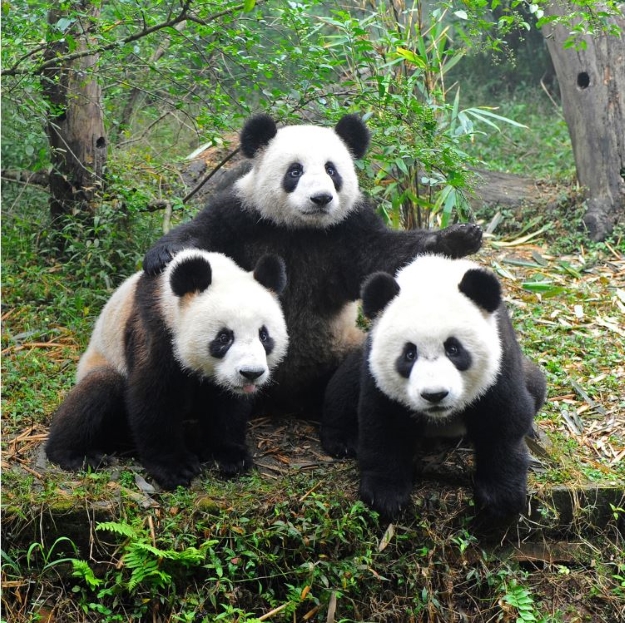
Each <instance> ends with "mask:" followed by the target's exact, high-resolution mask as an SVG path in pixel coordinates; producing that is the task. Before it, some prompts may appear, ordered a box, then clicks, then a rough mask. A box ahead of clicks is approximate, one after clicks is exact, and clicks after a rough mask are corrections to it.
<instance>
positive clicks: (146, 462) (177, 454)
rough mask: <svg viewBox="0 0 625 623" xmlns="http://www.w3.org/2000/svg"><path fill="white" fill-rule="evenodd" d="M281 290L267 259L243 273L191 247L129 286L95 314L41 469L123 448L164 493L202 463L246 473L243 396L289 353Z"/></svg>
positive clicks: (101, 457) (281, 279)
mask: <svg viewBox="0 0 625 623" xmlns="http://www.w3.org/2000/svg"><path fill="white" fill-rule="evenodd" d="M285 285H286V272H285V267H284V262H283V261H282V259H281V258H279V257H277V256H272V255H266V256H264V257H262V258H260V259H259V260H258V262H257V263H256V266H255V268H254V271H253V272H252V273H249V272H246V271H244V270H243V269H241V268H240V267H239V266H237V264H235V262H233V261H232V260H231V259H230V258H228V257H226V256H225V255H223V254H220V253H209V252H207V251H202V250H198V249H188V250H185V251H181V252H180V253H178V254H177V255H176V257H175V258H174V259H173V260H172V262H171V263H170V264H169V265H168V267H167V270H166V271H164V272H163V273H162V274H161V275H159V276H156V277H148V276H147V275H145V274H144V273H143V271H140V272H138V273H136V274H134V275H133V276H131V277H130V278H128V279H127V280H126V281H125V282H124V283H123V284H122V285H121V286H120V287H119V288H118V289H117V290H116V291H115V292H114V294H113V296H112V297H111V298H110V299H109V301H108V302H107V304H106V305H105V307H104V309H103V311H102V313H101V314H100V316H99V318H98V320H97V322H96V325H95V328H94V331H93V334H92V336H91V340H90V342H89V345H88V347H87V350H86V351H85V353H84V354H83V356H82V357H81V359H80V361H79V364H78V370H77V377H76V381H77V382H76V385H75V387H74V388H73V389H72V390H71V391H70V393H69V394H68V396H67V397H66V399H65V400H64V402H63V403H62V404H61V406H60V407H59V409H58V411H57V412H56V414H55V416H54V418H53V421H52V424H51V428H50V435H49V437H48V440H47V443H46V447H45V449H46V454H47V456H48V458H49V459H50V461H52V462H53V463H57V464H58V465H60V466H61V467H62V468H64V469H68V470H77V469H81V468H82V467H83V466H85V465H87V466H90V467H93V468H96V467H98V466H99V465H100V464H102V463H103V462H106V457H105V455H106V454H107V453H110V452H114V451H117V450H120V449H124V447H126V446H127V444H128V442H131V447H134V448H135V449H136V450H137V452H138V456H139V459H140V461H141V462H142V464H143V466H144V467H145V469H146V471H147V472H148V474H149V475H150V476H152V477H153V478H154V480H156V481H157V483H159V484H160V485H161V486H162V487H163V488H165V489H174V488H176V487H177V486H179V485H181V486H187V485H189V483H190V481H191V479H192V478H193V477H194V476H196V475H197V474H198V473H199V472H200V462H202V461H206V460H209V459H212V460H215V461H216V463H217V465H218V466H219V468H220V470H221V471H222V472H223V473H224V474H225V475H234V474H236V473H238V472H240V471H243V470H245V469H247V468H248V467H249V466H250V465H251V457H250V455H249V453H248V450H247V448H246V445H245V432H246V424H247V420H248V417H249V414H250V411H251V408H252V404H253V399H254V397H255V396H256V395H257V394H258V393H259V391H261V389H262V388H264V387H266V386H267V384H268V382H269V381H270V378H271V374H272V370H273V369H274V368H275V367H276V365H277V364H278V363H279V362H280V361H281V360H282V358H283V357H284V355H285V353H286V351H287V347H288V342H289V339H288V334H287V329H286V322H285V320H284V315H283V313H282V309H281V306H280V303H279V300H278V298H277V297H278V295H279V294H280V293H281V292H282V291H283V290H284V287H285ZM186 419H190V420H197V421H198V424H197V426H198V427H199V432H198V434H197V435H195V436H194V438H195V446H197V447H195V446H191V445H189V443H188V440H186V439H185V426H184V425H183V422H184V421H185V420H186Z"/></svg>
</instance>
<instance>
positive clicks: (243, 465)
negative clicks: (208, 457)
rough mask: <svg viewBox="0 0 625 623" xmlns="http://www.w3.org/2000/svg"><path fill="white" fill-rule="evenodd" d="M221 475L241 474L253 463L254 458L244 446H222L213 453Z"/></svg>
mask: <svg viewBox="0 0 625 623" xmlns="http://www.w3.org/2000/svg"><path fill="white" fill-rule="evenodd" d="M213 458H214V459H215V461H216V463H217V467H218V468H219V471H220V472H221V474H222V476H226V477H228V478H229V477H232V476H237V475H239V474H242V473H244V472H246V471H248V470H249V469H251V467H252V466H253V465H254V460H253V459H252V455H251V454H250V453H249V450H248V449H247V448H246V447H245V446H242V447H240V446H235V447H233V446H231V447H229V448H223V449H221V450H219V451H218V452H215V454H214V455H213Z"/></svg>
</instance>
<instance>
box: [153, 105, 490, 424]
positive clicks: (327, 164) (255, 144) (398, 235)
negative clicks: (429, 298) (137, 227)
mask: <svg viewBox="0 0 625 623" xmlns="http://www.w3.org/2000/svg"><path fill="white" fill-rule="evenodd" d="M240 143H241V149H242V152H243V154H244V155H245V156H246V157H247V158H249V159H251V169H250V170H249V172H248V173H247V174H245V175H244V176H243V177H241V178H240V179H238V180H237V181H236V183H235V184H234V185H233V186H232V187H231V188H230V190H228V191H226V192H225V193H222V194H219V195H216V196H215V197H214V198H213V199H212V200H211V201H210V202H209V204H208V206H207V207H206V208H205V209H204V210H203V211H202V212H200V213H199V214H198V215H197V216H196V217H195V218H194V219H193V220H191V221H189V222H187V223H184V224H182V225H179V226H178V227H176V228H174V229H173V230H171V231H170V232H169V233H168V234H166V235H165V236H164V237H162V238H161V239H160V240H159V241H158V242H157V243H156V244H155V246H154V247H153V248H152V249H150V250H149V251H148V253H147V254H146V256H145V259H144V270H145V271H146V273H147V274H149V275H155V274H158V273H159V271H161V270H163V268H164V267H165V266H166V265H167V263H168V262H169V261H170V259H171V257H172V256H173V255H174V254H175V253H177V252H178V251H179V250H180V249H184V248H189V247H197V248H200V249H206V250H209V251H219V252H221V253H225V254H227V255H229V256H230V257H232V258H233V259H234V260H235V261H236V262H237V263H238V264H239V265H240V266H242V267H244V268H246V269H248V270H249V269H250V268H251V267H252V266H253V265H254V263H255V262H256V261H257V259H258V258H259V257H260V256H261V255H263V254H267V253H271V254H277V255H279V256H281V257H282V258H284V261H285V263H286V266H287V269H288V273H289V283H288V284H287V287H286V289H285V292H284V294H283V296H282V305H283V309H284V313H285V317H286V322H287V327H288V330H289V335H290V338H291V347H290V349H289V352H288V354H287V356H286V358H285V360H284V361H283V363H282V364H281V365H280V366H279V367H278V369H277V370H276V372H275V377H274V379H275V383H274V384H272V386H271V388H270V391H269V392H268V393H267V397H268V398H270V401H269V403H270V407H271V409H273V412H276V411H278V412H280V411H281V412H283V413H287V414H289V413H290V414H297V415H303V416H305V417H306V416H308V417H311V416H312V417H318V416H319V414H320V411H321V403H322V399H323V390H324V388H325V385H326V383H327V381H328V379H329V378H330V376H331V375H332V374H333V373H334V371H335V370H336V368H337V367H338V365H339V364H340V362H341V361H342V360H343V359H344V358H345V356H346V355H347V354H348V353H349V352H350V351H352V350H354V349H355V348H358V347H359V346H360V345H361V344H362V341H363V339H364V334H363V333H362V332H361V331H360V330H359V329H357V327H356V319H357V305H356V301H357V299H358V298H359V294H360V285H361V283H362V281H363V280H364V278H365V277H366V276H367V275H368V274H370V273H372V272H374V271H378V270H383V271H387V272H391V273H394V272H395V271H396V270H397V269H398V268H399V267H401V266H403V265H405V264H407V263H408V262H409V261H410V260H411V259H412V258H413V257H414V256H416V255H417V254H418V253H424V252H428V251H429V252H432V253H442V254H447V255H450V256H454V257H457V256H464V255H466V254H468V253H471V252H474V251H476V250H477V249H478V248H479V247H480V245H481V236H482V233H481V230H480V228H479V227H478V226H477V225H470V224H459V225H454V226H451V227H448V228H447V229H443V230H440V231H424V230H418V231H393V230H390V229H389V228H387V227H386V226H385V224H384V223H383V221H382V219H381V218H380V217H379V216H378V215H377V214H376V212H375V210H374V208H373V207H372V206H371V205H370V204H369V203H368V202H367V201H365V199H364V198H363V196H362V193H361V191H360V188H359V185H358V178H357V175H356V168H355V165H354V160H355V159H356V158H361V157H362V156H364V154H365V152H366V150H367V147H368V144H369V132H368V129H367V127H366V126H365V124H364V123H363V122H362V121H361V120H360V118H359V117H357V116H356V115H346V116H344V117H343V118H342V119H341V120H340V121H339V122H338V123H337V124H336V126H335V127H334V128H324V127H319V126H315V125H292V126H286V127H281V128H280V129H278V128H277V126H276V123H275V122H274V121H273V119H271V117H269V116H267V115H257V116H254V117H252V118H250V119H249V120H248V121H247V122H246V124H245V125H244V127H243V130H242V132H241V137H240ZM268 408H269V405H267V403H265V410H267V409H268Z"/></svg>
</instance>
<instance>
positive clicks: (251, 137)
mask: <svg viewBox="0 0 625 623" xmlns="http://www.w3.org/2000/svg"><path fill="white" fill-rule="evenodd" d="M277 132H278V128H277V126H276V122H275V121H274V120H273V119H272V118H271V117H270V116H269V115H255V116H254V117H250V118H249V119H248V120H247V121H246V122H245V125H244V126H243V129H242V130H241V136H240V141H241V151H242V152H243V155H244V156H245V157H246V158H253V157H254V156H255V155H256V152H257V151H258V150H259V149H260V148H261V147H264V146H265V145H267V144H268V143H269V141H270V140H271V139H272V138H273V137H274V136H275V135H276V134H277Z"/></svg>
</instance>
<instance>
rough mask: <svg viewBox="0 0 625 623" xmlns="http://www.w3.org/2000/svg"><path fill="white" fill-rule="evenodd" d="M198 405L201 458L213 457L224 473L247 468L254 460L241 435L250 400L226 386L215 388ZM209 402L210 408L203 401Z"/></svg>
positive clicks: (243, 470) (243, 432) (249, 407)
mask: <svg viewBox="0 0 625 623" xmlns="http://www.w3.org/2000/svg"><path fill="white" fill-rule="evenodd" d="M215 391H216V392H217V393H216V395H215V394H214V393H212V392H211V393H212V395H211V396H210V403H209V402H208V400H209V397H208V396H206V400H201V404H199V405H198V406H200V407H201V406H202V405H203V407H204V413H201V414H199V418H198V419H199V422H200V428H201V437H202V438H201V440H200V443H201V450H200V459H201V460H202V461H209V460H213V461H215V462H216V463H217V467H218V469H219V471H220V472H221V473H222V474H223V475H224V476H236V475H237V474H241V473H243V472H245V471H247V470H249V469H250V468H251V467H252V465H253V464H254V461H253V459H252V455H251V454H250V451H249V449H248V447H247V444H246V441H245V437H246V434H247V423H248V421H249V418H250V415H251V413H252V407H253V402H252V400H251V399H250V398H248V397H247V396H235V395H233V394H231V393H229V392H228V391H226V390H217V389H216V390H215ZM207 404H210V412H208V411H209V410H208V409H206V405H207Z"/></svg>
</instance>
